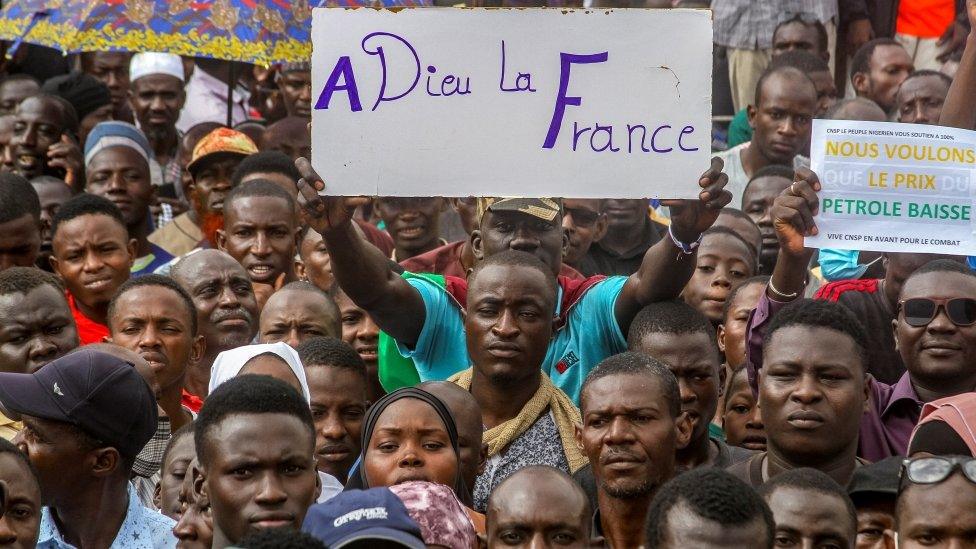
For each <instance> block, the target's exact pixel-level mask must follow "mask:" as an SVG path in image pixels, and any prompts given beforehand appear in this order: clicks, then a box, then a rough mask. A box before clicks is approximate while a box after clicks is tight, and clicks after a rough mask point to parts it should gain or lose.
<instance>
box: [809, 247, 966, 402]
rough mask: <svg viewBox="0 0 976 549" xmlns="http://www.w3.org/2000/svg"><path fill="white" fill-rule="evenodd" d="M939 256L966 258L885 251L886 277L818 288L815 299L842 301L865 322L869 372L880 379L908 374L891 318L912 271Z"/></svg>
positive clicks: (894, 379)
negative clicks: (896, 342) (896, 340)
mask: <svg viewBox="0 0 976 549" xmlns="http://www.w3.org/2000/svg"><path fill="white" fill-rule="evenodd" d="M936 259H953V260H956V261H959V262H962V261H964V259H963V258H962V257H960V256H949V255H935V254H913V253H885V254H883V255H882V267H883V269H884V276H883V277H881V278H868V279H848V280H838V281H836V282H831V283H829V284H826V285H824V286H822V287H821V288H820V289H819V290H817V294H816V299H824V300H827V301H835V302H837V303H840V304H841V305H843V306H845V307H847V308H848V309H850V310H851V311H852V312H853V313H854V314H855V315H857V317H858V319H860V320H861V322H862V323H863V324H864V330H865V332H866V333H867V339H866V340H865V342H864V346H865V348H866V349H867V353H868V373H870V374H871V375H872V376H874V378H875V379H877V380H878V381H881V382H883V383H890V384H894V383H897V382H898V380H899V379H900V378H901V377H902V376H903V375H904V374H905V363H904V362H903V361H902V359H901V354H899V352H898V349H897V346H896V345H895V333H894V331H893V330H892V329H891V323H892V321H894V320H895V319H896V318H897V316H898V295H899V294H900V293H901V288H902V286H903V285H904V284H905V280H907V279H908V277H909V276H911V275H912V273H914V272H915V271H917V270H918V269H919V268H920V267H922V266H923V265H925V264H926V263H928V262H930V261H934V260H936Z"/></svg>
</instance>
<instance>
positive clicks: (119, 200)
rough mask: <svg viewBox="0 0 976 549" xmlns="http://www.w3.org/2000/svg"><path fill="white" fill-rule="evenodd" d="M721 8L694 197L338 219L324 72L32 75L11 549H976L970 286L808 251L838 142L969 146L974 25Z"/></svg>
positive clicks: (16, 62)
mask: <svg viewBox="0 0 976 549" xmlns="http://www.w3.org/2000/svg"><path fill="white" fill-rule="evenodd" d="M584 4H585V5H586V6H587V7H589V6H590V5H591V3H590V2H589V1H587V2H585V3H584ZM657 4H661V2H648V3H646V4H645V3H640V5H638V4H637V3H634V4H630V3H626V5H625V6H623V7H662V6H658V5H657ZM663 4H665V5H668V6H677V7H688V6H700V5H701V4H702V3H701V2H684V1H677V0H676V1H674V2H671V1H670V0H669V1H666V2H663ZM506 5H507V4H506ZM513 5H514V4H513ZM560 5H562V4H560ZM592 5H593V6H603V5H605V2H601V1H600V0H594V1H593V2H592ZM613 5H614V6H616V7H620V6H621V5H620V4H619V3H615V4H613ZM710 7H711V9H712V10H713V17H714V24H715V35H714V39H715V67H716V71H715V81H716V93H715V97H716V99H715V109H716V113H715V114H716V118H715V119H716V123H715V127H714V128H713V135H714V143H715V149H716V153H715V158H714V159H713V160H712V162H711V165H710V166H703V169H704V172H703V173H702V175H701V177H700V179H699V180H697V181H674V182H669V183H670V185H671V186H672V188H680V187H692V188H695V189H696V190H697V191H698V198H697V199H694V200H663V201H657V200H654V201H649V200H647V199H644V198H634V199H578V198H557V197H519V198H512V197H483V196H477V197H461V198H443V197H385V196H380V197H341V196H333V195H330V193H329V183H328V181H327V180H325V181H324V180H323V179H322V178H321V177H319V175H318V174H316V173H315V171H314V170H313V169H312V167H311V164H310V162H309V160H308V159H309V158H311V156H312V155H313V154H319V153H318V152H317V151H312V147H311V140H310V121H311V112H312V103H311V101H312V89H311V69H310V66H309V64H308V63H288V64H282V65H277V66H274V67H271V68H270V69H265V68H261V67H251V66H245V65H238V66H234V67H231V65H230V64H229V63H227V62H223V61H218V60H212V59H202V58H201V59H183V58H180V57H179V56H176V55H172V54H168V53H158V52H143V53H136V54H129V53H124V52H89V53H83V54H80V55H78V56H76V57H73V58H69V59H67V60H65V59H62V58H59V57H57V56H55V57H52V56H51V52H50V51H45V50H43V49H42V48H38V47H36V46H31V45H27V44H25V45H23V46H22V47H21V49H20V50H19V51H18V52H17V54H16V55H14V56H13V58H12V59H8V60H6V62H5V63H4V64H3V65H2V71H3V77H2V80H0V152H2V155H0V546H2V547H8V546H9V547H34V546H36V547H44V548H69V547H79V548H84V549H87V548H106V547H111V548H137V549H138V548H161V547H174V546H178V547H186V548H214V549H223V548H225V547H244V548H265V547H308V548H315V547H335V548H339V547H345V548H352V547H370V548H382V547H416V548H424V547H438V548H447V549H471V548H477V547H489V548H500V547H533V548H541V547H614V548H618V549H620V548H636V547H645V548H648V549H651V548H664V547H668V548H679V547H680V548H690V547H695V548H709V547H715V548H719V547H733V548H737V547H742V548H745V547H750V548H751V547H764V548H766V547H769V548H771V547H804V548H813V547H818V548H833V547H836V548H854V547H857V548H859V549H867V548H887V549H891V548H895V547H899V548H915V547H943V548H948V547H953V548H960V547H976V512H974V509H976V272H974V270H973V267H974V266H976V261H973V259H974V258H967V257H964V256H934V255H926V254H919V253H884V254H882V253H876V252H855V251H847V250H830V249H820V250H814V249H811V248H806V247H804V237H805V236H810V235H814V234H816V233H817V231H818V229H817V225H816V222H815V215H816V213H817V212H818V209H819V206H820V202H819V198H818V192H819V191H820V189H821V186H820V180H819V178H818V176H817V174H816V173H814V172H813V171H811V170H810V169H809V159H808V156H809V150H810V144H811V143H810V141H811V124H812V120H813V119H814V118H826V119H834V120H861V121H898V122H905V123H914V124H940V125H943V126H951V127H957V128H964V129H969V130H972V129H974V128H976V101H974V100H973V97H974V96H976V30H971V29H972V26H973V23H974V22H976V0H969V1H968V2H961V1H955V0H901V1H900V2H885V1H883V0H874V1H866V0H840V1H839V2H837V1H829V0H806V1H804V0H764V1H761V2H760V1H755V2H747V1H733V0H713V1H712V2H711V4H710ZM58 55H60V54H58ZM59 63H63V64H64V66H60V65H59ZM228 105H229V107H228ZM723 105H724V106H723ZM723 109H724V110H723ZM726 111H727V112H726ZM228 113H229V116H230V118H231V120H232V124H231V125H230V126H227V125H226V122H227V118H228ZM723 115H727V116H724V117H723ZM706 168H707V169H706ZM459 188H463V182H459ZM527 188H531V187H530V186H529V187H527ZM683 194H684V193H683ZM635 195H639V191H635Z"/></svg>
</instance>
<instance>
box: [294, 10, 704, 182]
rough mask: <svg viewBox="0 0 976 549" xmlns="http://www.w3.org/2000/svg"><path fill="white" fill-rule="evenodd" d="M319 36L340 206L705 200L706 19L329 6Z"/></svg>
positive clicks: (320, 134) (323, 123) (317, 132)
mask: <svg viewBox="0 0 976 549" xmlns="http://www.w3.org/2000/svg"><path fill="white" fill-rule="evenodd" d="M312 36H313V52H312V82H313V84H312V106H313V114H312V148H313V155H312V163H313V166H314V167H315V169H316V170H317V171H318V173H319V174H320V175H322V177H323V179H325V181H326V184H327V191H326V192H327V193H329V194H337V195H398V196H432V195H440V196H564V197H581V198H582V197H615V198H639V197H658V198H691V197H695V196H697V195H698V193H699V192H700V188H698V186H697V181H698V178H699V177H700V175H701V173H702V172H703V171H705V170H706V169H707V168H708V163H709V156H710V154H709V151H710V143H711V76H712V71H711V66H712V26H711V14H710V12H709V11H707V10H643V9H628V10H570V9H565V10H564V9H544V8H542V9H457V8H418V9H402V10H377V9H367V8H360V9H341V8H322V9H316V10H314V14H313V22H312Z"/></svg>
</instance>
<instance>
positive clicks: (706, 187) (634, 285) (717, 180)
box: [614, 158, 732, 334]
mask: <svg viewBox="0 0 976 549" xmlns="http://www.w3.org/2000/svg"><path fill="white" fill-rule="evenodd" d="M722 168H723V163H722V160H721V159H720V158H713V159H712V166H711V168H709V170H708V171H707V172H705V173H704V174H702V176H701V178H700V179H699V180H698V186H699V187H701V189H702V190H701V192H700V193H699V194H698V199H696V200H666V201H664V202H663V203H664V204H665V205H666V206H668V207H669V208H670V209H671V227H670V229H669V231H670V234H671V235H674V238H671V236H670V235H668V236H665V237H664V238H662V239H661V241H660V242H658V243H657V244H655V245H653V246H651V247H650V249H648V250H647V253H645V254H644V260H643V261H642V262H641V266H640V268H639V269H638V270H637V272H636V273H634V274H632V275H630V278H629V279H628V280H627V282H626V283H625V284H624V287H623V288H622V289H621V290H620V296H619V297H617V302H616V304H615V305H614V313H615V314H616V317H617V325H619V326H620V329H621V330H622V331H623V332H624V333H625V334H626V333H627V330H628V329H629V328H630V321H632V320H633V319H634V317H635V316H636V315H637V313H638V312H639V311H640V310H641V308H642V307H644V306H645V305H647V304H648V303H653V302H656V301H664V300H668V299H675V298H677V297H678V296H679V295H680V294H681V291H682V290H683V289H684V287H685V285H686V284H687V283H688V281H689V280H690V279H691V275H692V273H694V271H695V263H696V261H697V259H696V256H697V253H690V254H689V253H684V252H683V251H682V249H681V248H680V247H678V245H677V244H675V242H674V241H675V240H677V241H678V242H682V243H684V244H687V245H690V244H692V243H695V242H698V239H699V238H700V237H701V234H702V233H703V232H705V231H706V230H708V228H709V227H711V226H712V224H713V223H715V220H716V219H718V214H719V212H721V211H722V208H724V207H725V206H726V205H727V204H728V203H729V202H731V201H732V193H730V192H729V191H726V190H725V185H726V184H727V183H728V182H729V178H728V176H727V175H725V174H724V173H722Z"/></svg>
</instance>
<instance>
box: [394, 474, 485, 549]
mask: <svg viewBox="0 0 976 549" xmlns="http://www.w3.org/2000/svg"><path fill="white" fill-rule="evenodd" d="M390 491H391V492H393V493H394V494H396V495H397V497H399V498H400V499H401V500H403V505H404V506H406V508H407V513H409V514H410V518H412V519H413V520H414V522H416V523H417V524H418V525H419V526H420V532H421V534H422V535H423V537H424V543H426V544H427V545H428V546H429V545H442V546H444V547H451V548H452V549H465V548H473V547H477V546H478V537H477V534H475V531H474V524H473V523H472V522H471V519H470V518H469V517H468V513H467V512H466V511H465V510H464V507H463V506H462V505H461V502H460V501H458V498H457V496H455V495H454V491H453V490H451V489H450V488H449V487H447V486H444V485H443V484H435V483H433V482H421V481H414V482H404V483H403V484H397V485H396V486H390Z"/></svg>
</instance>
